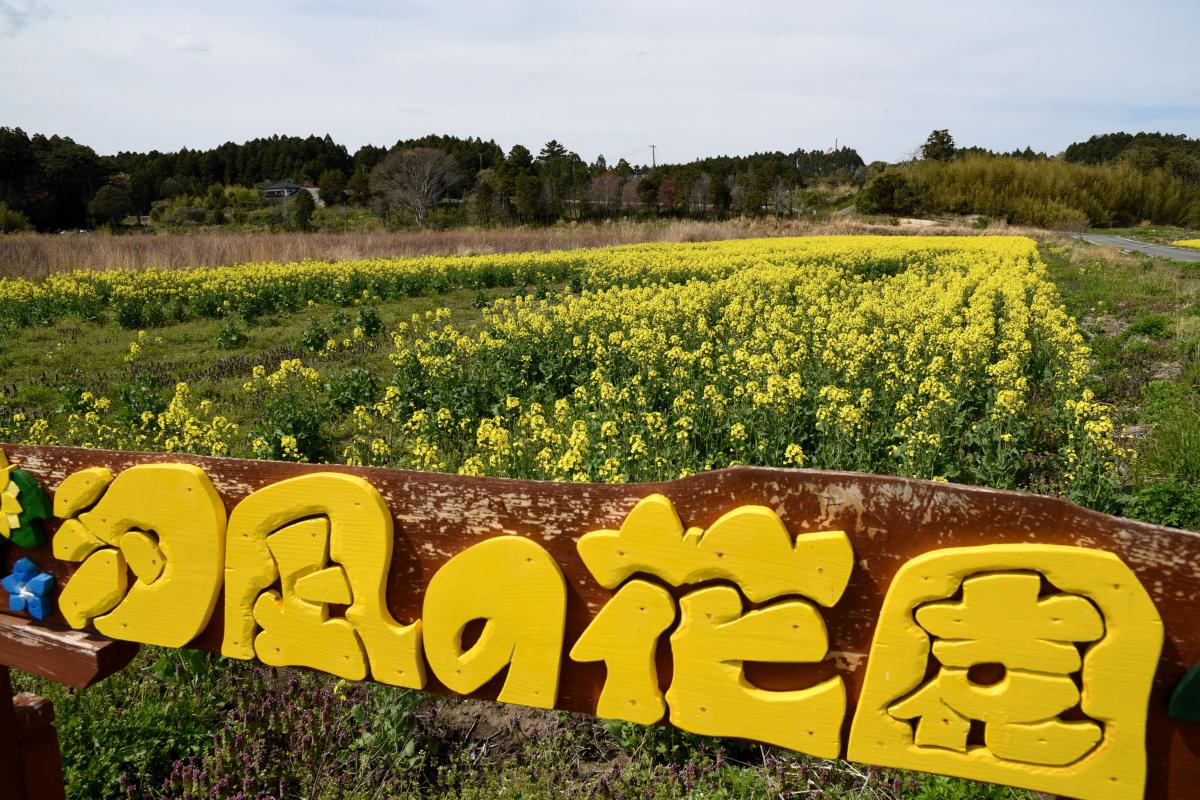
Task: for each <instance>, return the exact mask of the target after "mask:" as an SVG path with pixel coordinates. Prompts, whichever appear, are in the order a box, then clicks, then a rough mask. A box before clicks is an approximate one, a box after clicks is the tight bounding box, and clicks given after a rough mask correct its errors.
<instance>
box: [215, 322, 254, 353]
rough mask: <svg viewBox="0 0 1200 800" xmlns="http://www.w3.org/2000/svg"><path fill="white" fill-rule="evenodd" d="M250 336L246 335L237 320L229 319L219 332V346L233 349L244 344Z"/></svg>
mask: <svg viewBox="0 0 1200 800" xmlns="http://www.w3.org/2000/svg"><path fill="white" fill-rule="evenodd" d="M248 338H250V337H248V336H246V334H245V333H244V332H243V331H242V329H241V328H239V327H238V326H237V323H236V322H234V321H233V320H229V321H227V322H226V323H225V324H224V325H222V326H221V330H220V331H218V332H217V347H220V348H221V349H223V350H232V349H234V348H236V347H241V346H242V345H244V344H245V343H246V340H247V339H248Z"/></svg>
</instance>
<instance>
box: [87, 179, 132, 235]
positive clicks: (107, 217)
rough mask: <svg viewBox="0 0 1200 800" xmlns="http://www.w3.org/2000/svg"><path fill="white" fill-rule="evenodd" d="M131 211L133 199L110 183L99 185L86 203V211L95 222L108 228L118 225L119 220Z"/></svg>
mask: <svg viewBox="0 0 1200 800" xmlns="http://www.w3.org/2000/svg"><path fill="white" fill-rule="evenodd" d="M132 211H133V201H132V200H130V198H129V192H127V191H126V190H124V189H122V188H121V187H119V186H113V185H112V184H108V185H105V186H101V187H100V189H99V191H97V192H96V196H95V197H93V198H92V201H91V202H90V203H88V212H89V213H90V214H91V215H92V216H93V217H94V218H95V219H96V221H97V222H99V223H101V224H104V225H107V226H109V227H110V228H116V227H117V226H118V225H120V224H121V220H123V219H124V218H125V216H126V215H127V214H129V213H130V212H132Z"/></svg>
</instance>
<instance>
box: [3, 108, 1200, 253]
mask: <svg viewBox="0 0 1200 800" xmlns="http://www.w3.org/2000/svg"><path fill="white" fill-rule="evenodd" d="M281 180H283V181H290V182H293V183H296V184H301V185H304V186H309V187H315V188H316V189H317V190H318V191H317V194H318V196H319V197H320V200H321V202H322V203H323V204H325V205H326V206H329V207H330V208H331V209H333V210H332V211H330V210H322V211H321V212H319V213H322V214H324V215H325V216H324V217H322V220H323V221H324V222H327V221H328V220H330V219H343V220H346V219H349V220H352V221H354V224H366V223H370V224H387V225H392V226H404V225H416V226H426V225H439V226H445V225H456V224H467V223H469V224H478V225H506V224H526V225H539V224H553V223H555V222H557V221H560V220H603V219H613V218H618V217H627V216H633V217H638V218H653V217H691V218H723V217H725V216H728V215H731V214H740V215H744V216H760V215H773V216H776V217H792V216H797V215H807V214H808V213H811V212H812V211H813V210H814V209H815V208H817V207H819V206H821V204H822V203H824V204H825V210H828V209H829V207H830V204H832V203H834V202H835V201H836V202H837V204H838V205H840V204H842V203H848V202H852V201H855V200H857V204H858V207H859V209H860V210H861V211H864V212H866V213H875V214H886V215H893V216H909V215H914V214H921V213H926V214H981V215H986V216H989V217H996V218H1003V219H1006V220H1008V221H1009V222H1011V223H1014V224H1030V225H1038V226H1043V227H1055V226H1064V227H1079V226H1086V225H1093V226H1108V225H1127V224H1135V223H1138V222H1140V221H1142V220H1151V221H1153V222H1156V223H1164V224H1176V225H1187V226H1193V227H1195V226H1200V140H1197V139H1190V138H1188V137H1186V136H1182V135H1181V136H1174V135H1168V134H1159V133H1138V134H1127V133H1113V134H1104V135H1101V136H1093V137H1091V138H1090V139H1088V140H1087V141H1086V142H1077V143H1075V144H1072V145H1070V146H1069V147H1068V148H1067V149H1066V150H1065V151H1064V152H1063V153H1062V154H1060V155H1058V156H1049V155H1047V154H1046V153H1042V152H1035V151H1033V150H1032V149H1031V148H1028V147H1027V148H1025V149H1024V150H1013V151H1012V152H1009V153H1000V152H993V151H990V150H986V149H983V148H978V147H959V146H957V145H956V143H955V142H954V139H953V137H952V136H951V135H950V132H949V131H948V130H944V129H943V130H936V131H933V132H932V133H931V134H930V136H929V138H928V140H927V141H926V142H925V145H924V146H923V147H922V148H921V150H920V154H919V157H918V158H913V159H912V160H910V161H908V162H904V163H901V164H897V165H891V166H889V165H886V164H883V163H881V162H876V163H874V164H871V165H867V164H865V163H864V162H863V159H862V158H861V157H860V156H859V154H858V153H857V152H856V151H855V150H854V149H853V148H849V147H842V148H839V149H836V150H835V149H828V150H805V149H803V148H800V149H797V150H794V151H792V152H788V153H785V152H782V151H775V152H765V153H753V154H751V155H744V156H717V157H712V158H704V159H698V160H695V161H692V162H689V163H683V164H670V163H669V164H656V165H652V166H647V165H645V164H633V163H630V162H629V161H628V160H626V159H625V158H618V159H617V161H616V163H610V162H609V161H608V160H607V159H606V158H605V157H604V156H603V155H601V156H598V157H597V158H596V159H595V160H593V161H591V162H588V161H586V160H585V159H583V158H582V157H581V156H580V155H579V154H578V153H575V152H573V151H571V150H569V149H568V148H567V147H566V146H565V145H563V144H562V143H560V142H558V141H557V140H553V139H552V140H550V141H549V142H546V143H545V144H544V145H543V146H542V147H541V148H539V149H538V150H537V151H536V152H535V151H533V150H530V149H529V148H527V147H525V146H523V145H520V144H517V145H514V146H513V147H512V148H510V149H509V150H508V151H507V152H505V150H504V149H503V148H501V147H500V145H498V144H497V143H496V142H495V141H494V140H484V139H482V138H479V137H466V138H463V137H456V136H446V135H429V136H423V137H420V138H414V139H403V140H400V141H398V142H396V143H395V144H393V145H392V146H391V147H379V146H375V145H366V146H363V147H360V148H358V149H357V150H356V151H354V152H353V153H351V152H350V151H349V150H348V149H347V148H346V147H345V146H343V145H340V144H338V143H336V142H334V141H333V139H332V138H331V137H329V136H328V135H326V136H323V137H318V136H308V137H297V136H270V137H265V138H259V139H253V140H251V141H248V142H244V143H242V144H235V143H233V142H227V143H225V144H223V145H220V146H219V147H215V148H213V149H210V150H191V149H187V148H185V149H181V150H178V151H175V152H169V153H162V152H158V151H150V152H147V153H138V152H124V151H123V152H119V153H117V154H115V155H108V156H101V155H98V154H97V153H96V152H95V151H94V150H93V149H92V148H90V147H87V146H86V145H82V144H78V143H76V142H75V141H73V140H72V139H70V138H68V137H64V136H44V135H42V134H34V135H32V136H30V135H28V134H26V133H25V132H24V131H22V130H21V129H19V128H0V232H3V231H5V230H19V229H23V228H27V227H31V228H34V229H36V230H42V231H51V230H61V229H72V228H86V227H91V226H92V225H98V224H108V225H110V226H112V227H114V228H117V227H119V226H120V223H121V221H122V220H124V219H127V218H130V217H131V216H134V215H136V216H137V217H139V218H140V217H142V216H145V215H150V216H151V218H152V219H153V220H154V221H155V222H156V223H159V224H162V225H164V226H166V227H168V228H172V229H175V228H187V227H189V226H197V225H222V224H234V225H244V226H248V227H255V228H261V227H266V228H271V229H273V228H278V227H285V228H299V229H303V228H306V227H309V226H310V225H312V224H314V223H313V220H314V212H316V209H315V208H314V204H313V203H312V202H311V201H312V197H311V196H308V197H299V196H298V195H297V196H296V198H294V199H292V200H291V201H289V202H287V203H280V202H275V201H270V200H268V199H266V198H264V197H263V195H262V193H261V192H260V191H258V190H257V189H256V188H255V187H257V186H260V185H262V184H264V183H266V182H271V181H281ZM831 185H833V186H841V187H843V189H844V191H843V192H842V193H840V194H839V193H837V192H833V193H829V192H826V193H825V194H824V195H822V194H821V193H820V192H819V191H818V190H817V189H816V188H814V187H822V186H825V187H828V186H831ZM859 189H861V191H859ZM856 195H857V196H856ZM364 221H366V223H364Z"/></svg>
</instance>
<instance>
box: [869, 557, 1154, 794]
mask: <svg viewBox="0 0 1200 800" xmlns="http://www.w3.org/2000/svg"><path fill="white" fill-rule="evenodd" d="M914 621H915V622H916V625H913V624H912V623H913V622H914ZM1161 644H1162V623H1161V621H1160V620H1159V618H1158V614H1157V612H1156V611H1155V610H1154V605H1153V603H1152V602H1151V601H1150V599H1149V597H1148V596H1147V595H1146V593H1145V591H1144V590H1143V589H1142V587H1141V585H1140V584H1139V583H1138V581H1137V578H1136V577H1135V576H1134V575H1133V573H1131V572H1130V571H1129V569H1128V568H1127V567H1125V565H1124V564H1123V563H1121V561H1120V560H1119V559H1118V558H1116V556H1113V555H1111V554H1109V553H1104V552H1101V551H1095V550H1088V549H1085V548H1076V547H1061V546H1052V545H990V546H986V547H970V548H957V549H948V550H938V551H934V552H932V553H927V554H925V555H923V556H920V557H918V558H915V559H913V560H912V561H910V562H909V563H908V564H906V565H905V566H904V568H903V569H901V570H900V572H899V573H898V574H897V575H896V578H895V580H894V581H893V583H892V586H891V588H890V589H889V590H888V595H887V599H886V600H885V602H884V606H883V610H882V612H881V614H880V618H879V622H878V625H877V628H876V632H875V640H874V642H873V644H872V646H871V657H870V660H869V661H868V665H867V675H866V681H865V684H864V687H863V694H862V696H861V698H860V700H859V710H858V712H857V714H856V716H855V720H854V726H853V729H852V733H851V740H850V750H849V756H850V758H852V759H854V760H857V761H866V762H869V763H873V764H882V765H886V766H896V767H905V768H910V769H922V770H930V771H936V772H946V773H949V774H952V775H959V776H961V777H967V778H974V779H976V780H986V781H993V782H998V783H1008V784H1014V785H1020V786H1025V787H1026V788H1031V789H1035V790H1040V791H1047V792H1056V793H1063V794H1070V795H1071V796H1076V797H1095V798H1108V797H1113V798H1115V797H1129V796H1134V795H1135V794H1137V793H1140V791H1141V786H1142V783H1143V781H1144V777H1145V760H1144V750H1143V748H1144V741H1143V739H1144V730H1145V717H1146V698H1147V696H1148V693H1149V689H1150V682H1151V679H1152V678H1153V674H1154V667H1155V664H1156V663H1157V660H1158V654H1159V650H1160V648H1161ZM930 658H932V661H930ZM972 723H976V725H973V724H972ZM976 728H978V729H979V730H978V733H975V730H976Z"/></svg>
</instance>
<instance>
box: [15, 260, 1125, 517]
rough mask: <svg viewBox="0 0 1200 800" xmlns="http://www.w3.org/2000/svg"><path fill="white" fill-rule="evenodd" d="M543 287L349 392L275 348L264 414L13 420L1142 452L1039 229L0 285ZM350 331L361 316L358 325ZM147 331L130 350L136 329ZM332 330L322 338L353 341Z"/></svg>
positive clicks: (622, 460)
mask: <svg viewBox="0 0 1200 800" xmlns="http://www.w3.org/2000/svg"><path fill="white" fill-rule="evenodd" d="M497 286H508V287H522V286H538V287H540V288H539V290H538V291H536V292H530V293H519V294H518V295H517V296H515V297H512V298H501V299H497V300H495V301H494V302H491V303H490V304H489V305H488V306H487V307H486V308H485V309H484V311H483V315H482V319H481V320H473V321H470V322H469V324H465V325H460V324H458V323H457V322H456V321H455V320H454V319H453V318H452V316H451V314H450V313H449V312H448V311H436V312H429V313H426V314H423V315H417V316H414V317H413V318H412V319H411V320H409V321H407V322H404V323H401V324H399V325H398V326H396V328H395V329H394V330H393V331H392V343H391V351H390V353H389V360H390V363H391V365H392V368H393V370H392V371H393V374H391V375H379V376H364V378H365V380H364V386H363V389H362V391H360V392H358V394H357V395H356V398H357V401H356V402H355V403H353V404H346V403H345V402H340V403H337V402H334V398H332V397H331V396H330V389H329V383H328V382H327V381H326V379H325V376H323V375H322V372H321V363H320V358H321V354H320V353H318V354H315V355H314V357H313V358H312V359H308V363H303V362H302V361H300V360H298V359H289V360H284V361H282V362H280V363H277V364H263V365H261V366H259V367H256V368H255V369H254V371H253V374H252V375H251V377H250V380H248V381H246V382H245V385H244V386H243V387H242V393H243V400H244V402H246V403H250V404H253V406H254V407H255V408H261V409H263V413H264V414H268V413H269V414H270V415H271V422H270V424H268V425H259V426H256V427H254V429H253V430H246V429H244V426H243V427H239V426H238V425H235V424H234V423H232V422H230V421H229V418H228V417H229V415H230V411H231V409H228V408H220V407H217V406H216V405H214V403H213V402H211V401H210V400H206V399H204V398H198V397H195V396H194V395H193V393H192V391H191V388H190V387H189V386H188V385H187V384H179V385H178V386H176V387H175V392H174V395H173V397H171V398H170V400H169V402H168V403H166V404H165V407H164V408H162V409H158V410H142V411H140V412H139V413H138V414H136V415H131V414H129V413H128V409H122V408H121V407H120V405H121V404H120V403H118V402H114V398H111V397H106V396H100V395H99V394H98V393H93V392H86V391H85V392H83V393H82V394H81V397H80V402H79V403H78V404H75V406H74V407H72V408H68V409H66V410H64V411H62V412H61V413H60V414H59V415H58V416H57V417H56V416H54V415H50V416H49V417H45V416H42V417H38V418H35V419H27V418H26V417H25V416H24V415H22V414H17V415H15V416H13V417H12V418H6V419H4V420H0V438H3V440H6V441H24V442H31V443H59V444H77V445H86V446H96V447H117V448H125V449H143V450H146V449H152V450H167V451H191V452H199V453H204V454H216V455H235V456H260V457H270V458H288V459H299V460H330V461H345V462H348V463H365V464H373V465H386V466H394V467H403V468H411V469H421V470H437V471H452V472H459V473H463V474H487V475H504V476H511V477H523V478H536V479H553V480H572V481H582V480H597V481H642V480H655V479H665V478H673V477H678V476H684V475H688V474H691V473H694V472H699V471H703V470H710V469H715V468H720V467H725V466H729V465H733V464H761V465H775V466H803V467H814V468H826V469H845V470H860V471H871V472H879V473H887V474H894V475H902V476H913V477H921V478H932V479H940V480H953V481H959V482H964V483H979V484H985V485H990V486H996V487H1017V488H1032V489H1036V490H1041V491H1051V492H1057V493H1062V494H1066V495H1068V496H1070V497H1072V498H1073V499H1076V500H1078V501H1080V502H1083V503H1085V504H1088V503H1090V501H1092V500H1094V499H1095V498H1096V497H1097V496H1098V495H1100V494H1101V493H1103V492H1105V491H1107V490H1108V488H1109V487H1111V485H1112V483H1113V478H1114V475H1115V470H1116V468H1117V462H1118V461H1119V460H1120V458H1121V456H1122V453H1121V451H1120V449H1119V447H1118V446H1117V445H1116V444H1115V443H1114V441H1113V437H1112V423H1111V421H1110V419H1109V417H1108V416H1107V414H1106V409H1105V408H1104V407H1103V406H1101V405H1100V404H1098V403H1096V402H1094V399H1093V398H1092V396H1091V394H1090V392H1089V391H1087V390H1086V389H1085V388H1084V382H1085V378H1086V375H1087V371H1088V359H1089V353H1088V350H1087V348H1086V346H1085V344H1084V341H1083V338H1082V336H1081V335H1080V333H1079V331H1078V330H1077V326H1076V323H1075V321H1074V320H1073V319H1072V318H1071V317H1070V316H1069V315H1068V314H1067V312H1066V310H1065V308H1064V307H1063V305H1062V304H1061V302H1060V298H1059V296H1058V293H1057V291H1056V289H1055V287H1054V286H1053V284H1052V283H1051V282H1050V281H1049V279H1048V277H1047V273H1046V268H1045V266H1044V264H1042V262H1041V260H1040V258H1039V256H1038V253H1037V249H1036V246H1035V243H1034V242H1033V241H1031V240H1029V239H1024V238H1012V237H811V238H801V239H760V240H740V241H730V242H715V243H703V244H666V245H662V244H655V245H635V246H626V247H616V248H605V249H596V250H575V251H570V252H551V253H519V254H510V255H491V256H474V257H443V258H421V259H411V260H401V259H390V260H389V259H376V260H370V261H347V262H339V263H335V264H329V263H323V262H304V263H297V264H247V265H242V266H237V267H229V268H221V269H210V270H185V271H145V272H117V271H113V272H85V271H79V272H73V273H65V274H61V275H55V276H52V277H50V278H48V279H46V280H44V281H38V282H31V281H22V280H4V281H0V326H3V327H8V328H9V329H10V330H11V329H15V328H17V327H19V326H24V325H33V324H49V323H51V322H53V321H55V320H58V319H60V318H66V317H77V318H82V319H85V320H86V319H96V318H101V319H102V318H104V317H105V316H106V315H107V314H112V315H115V317H116V319H117V321H118V322H120V323H121V324H122V325H123V326H125V327H129V328H137V327H141V326H143V325H169V324H170V323H171V322H172V321H173V320H186V319H190V318H195V317H230V318H237V319H240V320H241V321H243V323H245V324H251V325H253V324H254V322H255V320H256V319H258V318H260V317H262V316H263V315H272V314H287V313H289V312H293V311H296V310H298V309H302V308H305V307H308V306H309V305H311V304H313V303H316V304H340V305H349V304H354V303H373V302H382V301H387V300H390V299H395V298H400V297H409V296H417V295H431V294H437V293H440V292H444V291H448V290H451V289H460V288H466V289H475V288H486V287H497ZM355 335H356V336H361V335H362V334H361V331H357V330H356V334H355ZM140 337H141V338H140V340H139V339H135V340H134V342H133V344H132V345H131V354H133V355H136V353H137V351H138V350H139V341H145V340H146V338H147V337H146V334H145V333H142V334H140ZM337 346H338V343H337V342H334V341H331V342H330V343H329V345H328V348H327V349H335V348H336V347H337Z"/></svg>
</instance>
